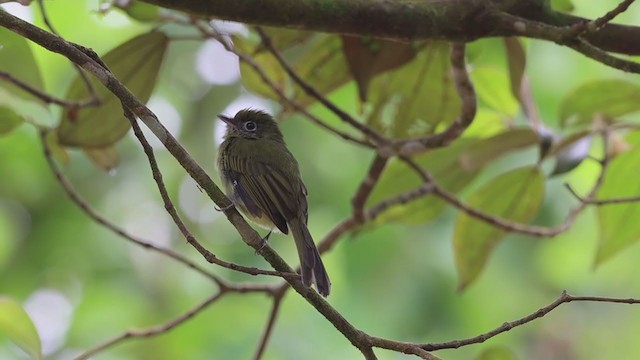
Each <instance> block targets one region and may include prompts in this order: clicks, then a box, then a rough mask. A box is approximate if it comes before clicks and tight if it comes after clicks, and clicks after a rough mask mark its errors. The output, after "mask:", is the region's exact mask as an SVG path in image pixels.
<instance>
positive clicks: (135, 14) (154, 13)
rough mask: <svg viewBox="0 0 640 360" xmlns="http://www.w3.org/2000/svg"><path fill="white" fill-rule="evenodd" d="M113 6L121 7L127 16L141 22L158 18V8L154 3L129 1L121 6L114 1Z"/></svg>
mask: <svg viewBox="0 0 640 360" xmlns="http://www.w3.org/2000/svg"><path fill="white" fill-rule="evenodd" d="M114 6H116V7H118V8H120V9H122V10H123V11H124V12H126V13H127V14H128V15H129V17H131V18H132V19H136V20H138V21H141V22H153V21H156V20H158V19H159V18H160V8H159V7H158V6H156V5H151V4H147V3H145V2H142V1H137V0H133V1H129V2H127V3H126V5H124V6H122V5H119V3H118V2H117V1H116V2H114Z"/></svg>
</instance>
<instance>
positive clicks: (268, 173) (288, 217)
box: [217, 109, 331, 297]
mask: <svg viewBox="0 0 640 360" xmlns="http://www.w3.org/2000/svg"><path fill="white" fill-rule="evenodd" d="M218 118H219V119H220V120H222V121H224V122H225V123H226V124H227V130H226V132H225V135H224V137H223V141H222V143H221V144H220V147H219V150H218V158H217V165H218V170H219V173H220V178H221V180H222V184H223V187H224V189H225V193H226V194H227V197H228V198H229V199H230V200H231V202H232V205H233V206H235V207H236V208H237V209H238V210H239V211H240V212H241V213H242V214H243V215H245V216H246V217H247V218H249V219H250V220H251V221H252V222H254V223H256V224H257V225H259V226H261V227H264V228H266V229H268V230H269V233H268V234H267V235H266V236H265V237H264V238H263V240H264V241H265V242H266V241H267V240H268V239H269V236H270V235H271V232H272V231H276V232H277V231H278V230H279V231H280V232H282V233H283V234H288V233H289V231H290V232H291V234H292V235H293V239H294V242H295V244H296V249H297V252H298V257H299V258H300V273H301V277H302V283H303V284H304V285H305V286H306V287H310V286H311V285H312V284H315V286H316V289H317V290H318V293H320V294H321V295H322V296H324V297H327V296H328V295H329V293H330V291H331V281H330V280H329V275H328V274H327V271H326V269H325V267H324V264H323V263H322V259H321V258H320V253H319V252H318V249H317V248H316V245H315V243H314V241H313V238H312V236H311V233H310V232H309V229H308V227H307V222H308V217H309V216H308V202H307V196H308V192H307V188H306V187H305V185H304V182H303V181H302V177H301V175H300V169H299V165H298V162H297V161H296V159H295V158H294V156H293V154H291V152H290V151H289V149H288V148H287V145H286V143H285V141H284V137H283V136H282V132H281V131H280V128H279V126H278V123H277V122H276V121H275V119H274V118H273V117H272V116H271V115H270V114H268V113H266V112H264V111H261V110H256V109H244V110H240V111H239V112H238V113H236V114H235V116H234V117H228V116H225V115H222V114H221V115H218Z"/></svg>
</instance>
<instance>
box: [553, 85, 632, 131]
mask: <svg viewBox="0 0 640 360" xmlns="http://www.w3.org/2000/svg"><path fill="white" fill-rule="evenodd" d="M638 98H640V86H638V85H636V84H633V83H630V82H627V81H624V80H617V79H616V80H598V81H593V82H589V83H586V84H583V85H582V86H580V87H578V88H577V89H575V90H574V91H573V92H571V93H570V94H569V95H567V96H566V97H565V98H564V100H563V101H562V103H561V104H560V125H562V126H563V127H570V126H586V125H590V124H591V122H592V121H593V118H594V116H595V115H596V114H602V115H604V116H606V117H607V118H612V119H615V118H617V117H619V116H622V115H626V114H630V113H633V112H636V111H638V110H640V101H638Z"/></svg>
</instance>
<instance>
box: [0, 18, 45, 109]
mask: <svg viewBox="0 0 640 360" xmlns="http://www.w3.org/2000/svg"><path fill="white" fill-rule="evenodd" d="M0 11H4V10H2V9H0ZM0 70H2V71H4V72H7V73H8V74H9V75H11V76H13V77H14V78H16V79H18V80H20V81H22V82H24V83H26V84H28V85H31V86H32V87H34V88H36V89H39V90H43V91H44V83H43V81H42V75H41V74H40V68H39V67H38V65H37V64H36V61H35V59H34V57H33V53H32V51H31V48H30V47H29V43H28V41H27V39H25V38H24V37H22V36H20V35H18V34H16V33H14V32H12V31H10V30H9V29H6V28H4V27H1V26H0ZM0 87H3V88H5V89H7V91H8V92H9V93H10V94H12V95H16V96H19V97H21V98H24V99H28V100H34V99H35V100H40V99H39V98H37V97H35V96H33V95H31V94H30V93H28V92H26V91H24V90H22V89H20V88H18V87H16V86H15V85H13V84H12V83H10V82H8V81H2V80H0Z"/></svg>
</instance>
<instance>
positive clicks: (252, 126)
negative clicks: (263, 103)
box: [244, 121, 258, 131]
mask: <svg viewBox="0 0 640 360" xmlns="http://www.w3.org/2000/svg"><path fill="white" fill-rule="evenodd" d="M257 128H258V126H256V123H255V122H253V121H247V122H246V123H244V129H245V130H246V131H256V129H257Z"/></svg>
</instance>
